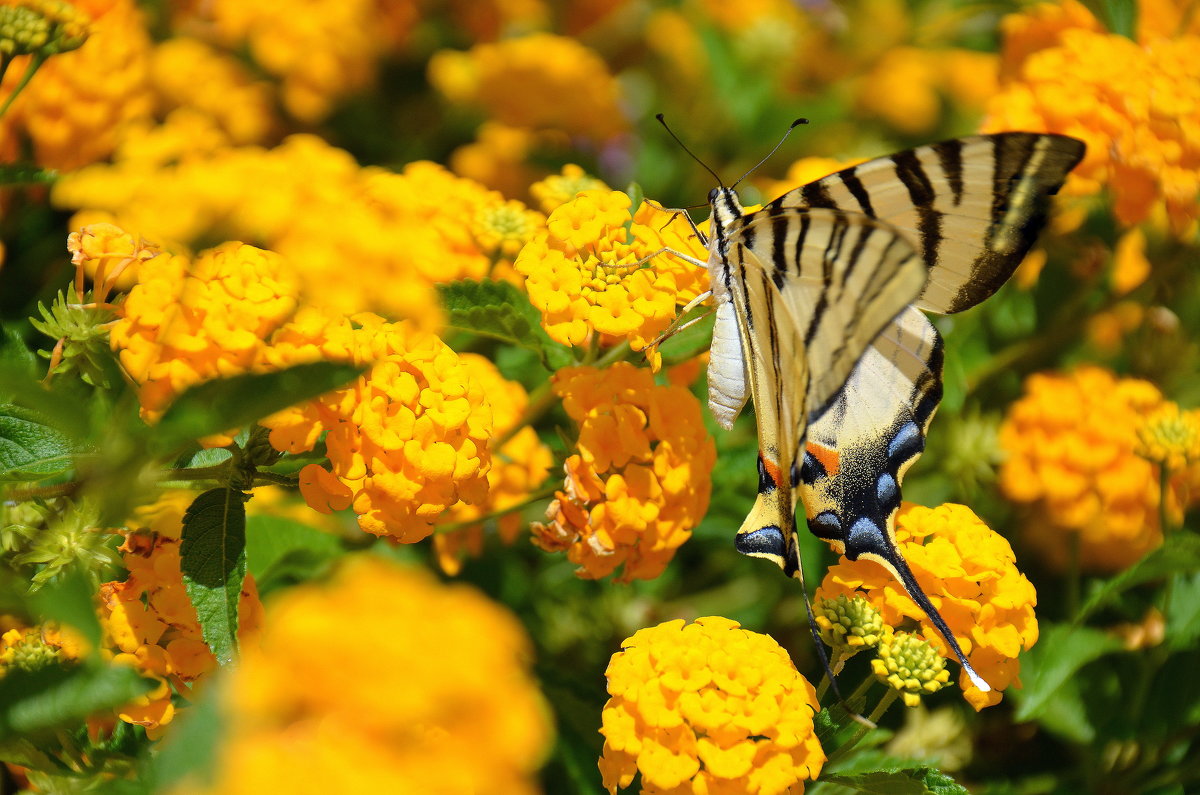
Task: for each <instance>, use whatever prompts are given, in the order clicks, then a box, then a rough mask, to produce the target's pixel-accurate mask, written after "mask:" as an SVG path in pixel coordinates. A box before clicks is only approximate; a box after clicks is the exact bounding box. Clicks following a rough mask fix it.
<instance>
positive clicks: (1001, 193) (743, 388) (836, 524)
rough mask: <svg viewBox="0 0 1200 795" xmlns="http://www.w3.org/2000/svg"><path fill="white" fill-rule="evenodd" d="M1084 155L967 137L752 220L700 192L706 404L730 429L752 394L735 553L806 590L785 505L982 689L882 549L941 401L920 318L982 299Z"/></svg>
mask: <svg viewBox="0 0 1200 795" xmlns="http://www.w3.org/2000/svg"><path fill="white" fill-rule="evenodd" d="M793 126H795V125H793ZM1083 154H1084V144H1083V143H1082V142H1081V141H1078V140H1076V139H1073V138H1068V137H1066V136H1061V135H1050V134H1036V133H1022V132H1013V133H999V134H995V135H978V136H971V137H966V138H958V139H954V140H949V141H943V142H941V143H937V144H933V145H930V146H922V147H918V148H916V149H911V150H908V151H904V152H899V153H896V154H893V155H889V156H887V157H881V158H877V159H875V160H870V161H868V162H865V163H862V164H859V165H857V166H853V167H850V168H847V169H844V170H842V171H838V172H836V173H834V174H831V175H829V176H827V177H825V178H823V179H820V180H817V181H815V182H812V183H810V184H808V185H805V186H803V187H800V188H797V189H795V190H793V191H790V192H788V193H786V194H784V195H783V196H781V197H779V198H778V199H776V200H774V201H772V202H771V203H769V204H767V205H765V206H764V207H763V208H762V209H760V210H756V211H754V212H750V213H745V212H744V211H743V209H742V205H741V203H740V202H739V200H738V196H737V193H736V192H735V191H734V190H733V188H726V187H724V186H722V187H718V188H714V189H713V191H712V192H711V193H710V194H709V205H710V208H711V210H712V216H711V224H710V234H709V235H708V236H707V239H706V240H704V242H705V245H706V247H707V249H708V254H709V256H708V260H707V262H705V263H699V262H698V261H697V264H703V265H704V266H705V267H707V268H708V271H709V276H710V278H711V294H712V297H713V299H714V301H715V303H716V319H715V323H714V328H713V341H712V347H711V350H710V359H709V366H708V380H709V406H710V409H711V410H712V412H713V415H714V417H715V418H716V420H717V422H718V424H720V425H721V426H722V427H725V428H727V429H728V428H730V427H732V424H733V421H734V419H736V417H737V415H738V414H739V413H740V412H741V409H742V408H743V406H744V405H745V404H746V401H747V399H751V400H753V402H754V410H755V416H756V420H757V424H758V440H759V456H758V471H759V478H758V479H759V485H758V497H757V499H756V501H755V503H754V506H753V508H752V509H751V511H750V513H749V515H748V516H747V517H746V520H745V522H744V523H743V524H742V526H741V528H740V529H739V530H738V531H737V536H736V540H735V544H736V547H737V549H738V550H739V551H740V552H742V553H743V554H746V555H751V556H755V557H761V558H767V559H768V560H772V561H774V562H775V563H777V564H778V565H779V566H780V567H781V568H782V569H783V570H784V572H785V573H786V574H788V575H789V576H795V577H797V578H799V579H800V580H801V582H802V583H803V576H802V570H801V561H800V550H799V546H798V545H797V540H796V528H795V509H796V502H797V499H799V500H800V501H801V502H802V503H803V505H804V508H805V514H806V517H807V520H808V527H809V530H810V531H811V532H813V533H814V534H815V535H816V536H818V537H819V538H821V539H823V540H825V541H827V542H829V543H830V544H831V546H832V547H833V548H834V550H835V551H836V552H838V553H839V554H844V555H845V556H846V557H847V558H848V559H850V560H859V559H864V558H865V559H868V560H873V561H875V562H877V563H879V564H880V565H882V566H883V567H884V568H886V569H887V570H888V571H889V572H890V573H891V574H892V575H893V576H894V577H895V578H896V579H897V580H898V581H899V582H900V583H901V584H902V585H903V586H904V588H905V590H906V591H907V592H908V595H909V596H910V598H912V600H913V601H914V602H915V603H916V604H917V605H918V606H919V607H920V608H921V609H922V610H923V611H924V612H925V614H926V616H927V617H928V619H929V621H930V623H931V624H933V626H934V628H935V629H937V631H938V632H939V633H940V634H941V635H942V637H943V638H944V639H945V640H946V643H947V644H948V645H949V647H950V649H951V650H952V651H953V652H954V654H955V656H956V657H957V658H958V660H959V662H960V663H961V664H962V666H963V669H964V671H965V672H966V673H967V675H968V677H969V678H970V679H971V681H972V683H973V684H974V685H975V686H976V687H978V688H979V689H980V690H983V691H987V690H990V689H991V688H990V686H989V685H988V684H987V682H985V681H984V680H983V678H982V677H980V676H979V675H978V673H977V672H976V671H975V670H974V668H973V667H972V666H971V664H970V662H969V661H968V660H967V657H966V655H965V654H964V653H963V651H962V649H961V648H960V647H959V644H958V642H957V641H956V640H955V638H954V635H953V633H952V632H951V631H950V630H949V628H948V627H947V626H946V623H945V621H944V620H943V619H942V617H941V615H940V614H939V613H938V611H937V609H936V608H935V607H934V605H933V604H932V603H931V602H930V600H929V597H928V596H927V595H926V594H925V593H924V591H923V590H922V589H921V587H920V585H919V584H918V583H917V581H916V579H915V577H914V576H913V574H912V571H911V570H910V569H909V566H908V564H907V563H906V562H905V560H904V557H903V556H902V555H901V553H900V551H899V548H898V547H897V544H896V539H895V530H894V528H895V516H896V512H897V511H898V510H899V507H900V483H901V481H902V479H903V477H904V474H905V472H906V471H907V470H908V469H909V467H911V466H912V464H913V463H914V462H915V461H916V459H917V457H918V456H920V455H921V453H922V452H923V451H924V449H925V436H926V433H927V431H928V428H929V423H930V420H931V419H932V417H933V414H934V412H935V411H936V409H937V406H938V404H939V402H940V401H941V395H942V386H941V371H942V357H943V350H942V342H941V339H940V337H939V336H938V333H937V331H936V329H935V328H934V327H933V325H932V324H931V323H930V322H929V320H928V318H926V317H925V315H924V314H923V312H922V310H924V311H929V312H937V313H944V314H949V313H954V312H959V311H962V310H964V309H967V308H969V307H972V306H975V305H976V304H978V303H979V302H980V301H983V300H984V299H986V298H988V297H989V296H990V295H992V294H993V293H995V292H996V290H997V289H999V287H1000V286H1001V285H1002V284H1004V282H1005V281H1007V280H1008V278H1009V277H1010V276H1011V275H1012V273H1013V271H1014V270H1015V269H1016V267H1017V265H1018V264H1019V263H1020V262H1021V260H1022V259H1023V258H1024V256H1025V254H1026V253H1027V252H1028V251H1029V249H1030V247H1031V246H1032V245H1033V243H1034V241H1035V240H1036V238H1037V235H1038V233H1039V231H1040V230H1041V228H1042V227H1043V226H1044V225H1045V222H1046V215H1047V210H1048V206H1049V197H1050V196H1051V195H1053V194H1055V193H1057V191H1058V189H1059V188H1060V187H1061V185H1062V183H1063V182H1064V180H1065V179H1066V176H1067V174H1068V173H1069V172H1070V171H1071V169H1072V168H1074V167H1075V166H1076V165H1077V164H1078V163H1079V161H1080V160H1081V159H1082V158H1083ZM735 184H736V183H735ZM809 618H810V622H811V621H812V615H811V608H810V616H809Z"/></svg>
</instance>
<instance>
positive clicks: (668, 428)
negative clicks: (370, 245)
mask: <svg viewBox="0 0 1200 795" xmlns="http://www.w3.org/2000/svg"><path fill="white" fill-rule="evenodd" d="M554 389H555V391H556V392H557V393H558V394H559V395H560V396H561V397H562V398H563V406H564V407H565V408H566V411H567V414H568V415H570V416H571V418H572V419H574V420H575V421H576V422H577V423H578V424H579V442H578V450H579V452H578V453H576V454H574V455H571V456H569V457H568V458H567V461H566V464H565V469H566V473H567V477H566V481H565V483H564V484H563V490H562V491H559V492H558V493H557V495H556V499H555V500H554V501H553V502H552V503H551V504H550V507H549V509H548V510H547V518H548V519H550V522H549V524H547V525H534V527H533V532H534V543H536V544H538V545H539V546H541V547H543V548H544V549H548V550H551V551H560V550H563V549H566V550H567V557H568V558H569V559H570V560H571V562H573V563H575V564H577V565H579V566H580V569H579V571H578V572H577V573H578V574H579V575H580V576H581V577H588V578H598V577H604V576H606V575H608V574H611V573H612V572H613V571H615V570H616V569H617V567H619V566H621V565H622V564H623V565H624V571H623V572H622V574H621V577H620V579H621V580H622V581H629V580H632V579H653V578H654V577H657V576H658V575H659V574H660V573H662V570H663V569H664V568H665V567H666V565H667V563H668V562H670V560H671V558H672V557H673V556H674V554H675V550H676V549H677V548H678V547H679V546H680V545H681V544H683V542H684V541H686V540H687V539H688V538H690V537H691V529H692V528H693V527H695V526H696V524H697V523H698V522H699V521H700V519H701V518H702V517H703V516H704V513H705V511H706V510H707V509H708V497H709V493H710V490H711V483H710V481H709V476H710V474H711V472H712V467H713V464H714V462H715V458H716V450H715V447H714V445H713V441H712V439H711V438H710V437H709V436H708V434H707V432H706V431H705V430H704V425H703V423H702V422H701V418H700V404H699V403H698V402H697V401H696V398H695V397H693V396H692V394H691V393H690V392H688V391H687V390H686V389H684V388H683V387H677V386H669V387H660V386H655V384H654V378H653V376H652V375H651V374H650V372H649V371H648V370H645V369H639V368H636V367H634V366H633V365H630V364H626V363H621V364H617V365H614V366H613V367H610V368H608V369H606V370H597V369H595V368H591V367H573V368H568V369H565V370H560V371H559V372H558V373H556V374H555V376H554Z"/></svg>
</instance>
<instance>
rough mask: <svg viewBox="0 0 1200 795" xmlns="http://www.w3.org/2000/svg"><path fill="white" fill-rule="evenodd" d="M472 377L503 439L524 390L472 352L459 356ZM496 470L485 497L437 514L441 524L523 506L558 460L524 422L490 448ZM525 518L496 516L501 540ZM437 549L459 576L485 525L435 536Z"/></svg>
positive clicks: (519, 411) (517, 415) (511, 536)
mask: <svg viewBox="0 0 1200 795" xmlns="http://www.w3.org/2000/svg"><path fill="white" fill-rule="evenodd" d="M459 358H460V360H461V361H462V363H463V366H464V367H465V368H466V370H467V372H469V373H470V374H471V379H472V380H473V381H474V382H475V383H477V384H478V385H479V388H480V390H481V391H482V392H483V394H485V395H487V396H488V402H490V403H491V406H492V425H493V427H494V429H495V434H494V436H495V438H497V439H504V437H505V436H507V435H508V434H509V433H510V432H512V431H514V429H516V428H517V427H518V423H519V422H520V420H521V419H522V415H523V414H524V413H525V409H526V407H527V406H528V404H529V396H528V395H527V394H526V393H525V389H524V388H523V387H522V386H521V385H520V384H518V383H517V382H515V381H508V380H506V379H505V378H504V377H503V376H502V375H500V371H499V370H498V369H496V365H494V364H492V362H491V361H489V360H488V359H486V358H484V357H483V356H479V355H478V354H473V353H464V354H460V355H459ZM491 455H492V468H491V469H490V470H488V473H487V480H488V491H487V498H486V499H485V500H483V501H482V502H480V503H478V504H475V505H468V504H467V503H463V502H460V503H458V504H457V505H455V506H454V507H453V508H451V509H450V510H449V511H447V512H446V513H445V514H443V515H442V516H441V517H439V520H438V523H439V524H442V525H445V524H460V523H463V522H471V521H474V520H478V519H481V518H482V517H483V516H485V515H487V514H489V513H493V512H500V511H505V510H507V509H510V508H513V507H514V506H517V505H520V504H521V503H522V502H524V501H525V500H526V499H528V497H529V494H530V493H531V492H532V491H533V490H534V489H536V488H537V487H539V486H541V485H542V483H544V482H545V480H546V476H547V475H548V474H549V472H550V467H551V465H552V464H553V463H554V455H553V453H551V452H550V448H549V447H547V446H546V445H544V444H542V441H541V439H539V438H538V435H537V431H535V430H534V429H533V428H531V427H529V426H528V425H525V426H523V427H521V428H520V429H519V430H516V432H515V433H513V434H512V436H511V437H510V438H508V440H507V441H505V442H503V444H501V445H500V446H499V447H493V448H491ZM523 523H524V520H523V518H522V516H521V514H520V512H518V511H512V512H511V513H506V514H504V515H503V516H501V517H499V518H498V519H497V520H496V525H497V528H498V530H499V535H500V540H501V541H503V542H504V543H506V544H511V543H513V541H515V540H516V538H517V534H518V533H519V532H520V530H521V528H522V526H523ZM434 548H435V549H436V550H437V555H438V562H439V563H440V564H441V567H442V570H443V571H445V572H446V573H448V574H457V573H458V572H459V570H460V569H461V568H462V562H461V561H460V559H459V554H460V553H461V552H467V553H469V554H471V555H476V556H477V555H479V554H480V553H481V552H482V551H483V524H482V523H480V524H475V525H469V526H467V527H463V528H462V529H459V530H455V531H453V532H438V533H437V535H435V536H434Z"/></svg>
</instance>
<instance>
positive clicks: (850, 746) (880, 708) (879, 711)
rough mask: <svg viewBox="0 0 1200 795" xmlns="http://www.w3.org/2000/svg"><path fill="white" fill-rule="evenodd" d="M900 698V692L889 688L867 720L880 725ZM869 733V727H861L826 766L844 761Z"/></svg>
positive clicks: (830, 757)
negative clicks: (889, 708) (880, 721)
mask: <svg viewBox="0 0 1200 795" xmlns="http://www.w3.org/2000/svg"><path fill="white" fill-rule="evenodd" d="M899 696H900V691H899V690H895V689H893V688H890V687H889V688H888V689H887V692H886V693H884V694H883V698H881V699H879V703H878V704H876V705H875V709H874V710H873V711H872V712H871V716H870V717H869V718H867V720H869V721H871V723H879V719H880V718H882V717H883V713H885V712H887V711H888V707H890V706H892V702H894V701H895V700H896V699H897V698H899ZM869 731H871V730H870V729H869V728H868V727H866V726H860V727H859V729H858V731H856V732H855V733H854V736H852V737H851V738H850V739H849V740H847V741H846V742H845V744H843V745H841V746H839V747H838V749H837V750H836V751H834V752H833V753H832V754H830V755H829V759H828V760H826V762H825V764H826V765H832V764H834V763H835V762H839V761H841V760H842V759H844V758H845V757H846V756H847V755H848V754H849V753H850V752H851V751H852V750H854V746H856V745H858V744H859V742H861V741H862V738H863V737H866V736H867V732H869Z"/></svg>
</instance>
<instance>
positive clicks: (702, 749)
mask: <svg viewBox="0 0 1200 795" xmlns="http://www.w3.org/2000/svg"><path fill="white" fill-rule="evenodd" d="M621 647H622V650H621V651H619V652H617V653H616V654H614V655H613V656H612V660H611V661H610V662H609V664H608V671H607V672H606V675H607V677H608V692H609V695H610V696H611V698H609V700H608V703H607V704H606V705H605V706H604V714H603V717H602V720H603V727H602V728H601V729H600V733H601V734H603V735H604V755H603V756H602V757H601V758H600V772H601V774H602V775H603V777H604V786H605V787H607V788H608V791H609V792H610V793H613V795H615V793H616V792H617V790H618V789H621V788H625V787H628V786H629V785H630V784H631V783H632V781H633V778H634V775H635V774H637V773H641V781H642V792H643V793H648V794H650V793H657V794H659V795H667V794H668V793H669V794H670V795H685V794H688V793H704V792H710V793H716V792H730V793H733V792H741V793H748V795H749V794H753V795H768V793H771V794H772V795H774V794H780V795H782V793H801V792H803V791H804V781H806V780H813V779H815V778H816V777H817V775H818V774H820V772H821V766H822V765H824V764H825V752H824V751H823V750H822V749H821V744H820V743H819V742H818V740H817V736H816V733H815V731H814V728H813V715H814V714H815V713H816V712H817V710H818V709H819V707H818V706H817V697H816V692H815V691H814V690H813V686H812V685H811V684H809V683H808V681H807V680H806V679H805V678H804V677H803V676H801V675H800V674H799V673H798V672H797V671H796V667H795V666H794V665H793V664H792V661H791V659H790V658H789V657H788V655H787V652H786V651H784V650H783V648H782V647H780V646H779V644H778V643H776V642H775V641H774V640H773V639H772V638H771V637H769V636H767V635H760V634H758V633H757V632H750V631H748V630H745V629H742V628H741V627H740V626H739V625H738V623H737V622H736V621H730V620H729V619H726V618H720V617H718V616H710V617H707V618H699V619H696V622H695V623H693V624H687V625H686V626H685V624H684V621H683V619H676V620H674V621H668V622H666V623H663V624H659V625H658V626H656V627H649V628H646V629H641V630H638V632H637V633H635V634H634V635H633V637H631V638H628V639H627V640H626V641H625V642H624V643H622V644H621Z"/></svg>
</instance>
